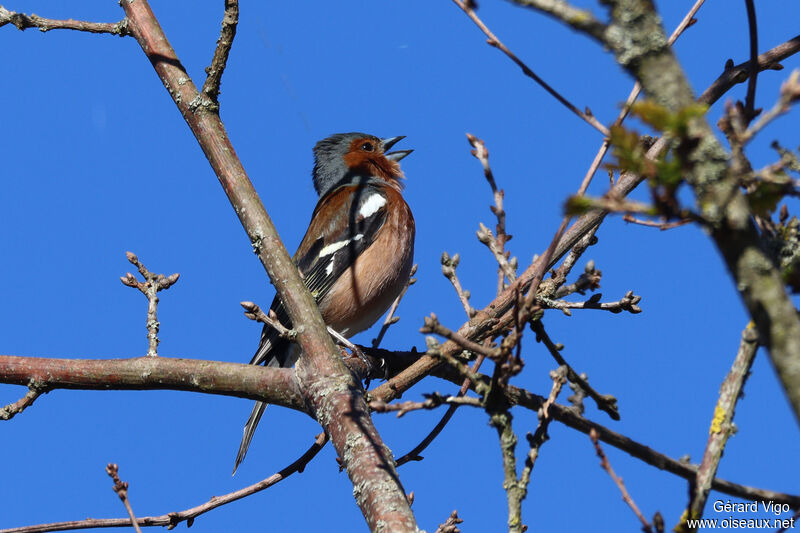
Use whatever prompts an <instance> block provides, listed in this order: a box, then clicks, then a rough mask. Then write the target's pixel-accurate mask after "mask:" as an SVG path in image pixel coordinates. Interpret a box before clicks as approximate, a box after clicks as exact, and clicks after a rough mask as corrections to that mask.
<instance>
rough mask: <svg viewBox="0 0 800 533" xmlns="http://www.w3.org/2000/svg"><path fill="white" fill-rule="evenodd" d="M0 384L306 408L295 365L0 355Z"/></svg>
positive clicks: (170, 359)
mask: <svg viewBox="0 0 800 533" xmlns="http://www.w3.org/2000/svg"><path fill="white" fill-rule="evenodd" d="M0 382H2V383H8V384H12V385H28V384H29V383H30V382H34V383H36V387H37V388H45V389H50V390H53V389H75V390H182V391H190V392H202V393H206V394H219V395H225V396H235V397H238V398H249V399H251V400H261V401H264V402H269V403H271V404H275V405H281V406H283V407H288V408H290V409H294V410H296V411H302V412H305V411H306V407H305V405H304V400H303V397H302V394H301V392H300V388H299V385H298V383H297V378H296V377H295V376H294V371H293V370H292V369H291V368H264V367H259V366H252V365H245V364H239V363H224V362H221V361H202V360H198V359H173V358H170V357H147V356H145V357H137V358H134V359H51V358H49V357H48V358H45V357H18V356H14V355H0Z"/></svg>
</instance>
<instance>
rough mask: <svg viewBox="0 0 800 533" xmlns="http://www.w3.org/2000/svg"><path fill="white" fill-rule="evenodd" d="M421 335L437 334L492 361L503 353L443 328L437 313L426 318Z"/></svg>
mask: <svg viewBox="0 0 800 533" xmlns="http://www.w3.org/2000/svg"><path fill="white" fill-rule="evenodd" d="M419 332H420V333H435V334H436V335H440V336H442V337H444V338H445V339H448V340H451V341H453V342H455V343H456V344H458V345H459V346H461V347H462V348H464V349H465V350H469V351H470V352H473V353H475V354H476V355H477V354H480V355H483V356H485V357H488V358H489V359H492V360H497V359H498V358H499V357H500V355H501V353H500V350H499V349H497V348H487V347H486V346H484V345H482V344H478V343H477V342H473V341H471V340H469V339H467V338H466V337H462V336H461V335H459V334H458V333H456V332H455V331H453V330H451V329H449V328H447V327H445V326H443V325H442V324H441V323H440V322H439V318H438V317H437V316H436V314H435V313H431V314H430V316H426V317H425V325H424V326H422V327H421V328H420V330H419Z"/></svg>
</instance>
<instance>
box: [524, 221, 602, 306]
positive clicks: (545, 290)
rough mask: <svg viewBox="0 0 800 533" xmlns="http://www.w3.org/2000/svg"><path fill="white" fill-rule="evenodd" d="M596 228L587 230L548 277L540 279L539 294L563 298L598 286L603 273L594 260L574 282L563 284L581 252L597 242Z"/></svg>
mask: <svg viewBox="0 0 800 533" xmlns="http://www.w3.org/2000/svg"><path fill="white" fill-rule="evenodd" d="M596 232H597V228H593V229H591V230H589V232H588V233H587V234H586V235H584V236H583V238H581V240H579V241H578V242H577V243H576V244H575V246H573V247H572V249H571V250H570V251H569V253H568V254H567V256H566V257H565V258H564V260H563V261H562V262H561V266H559V267H558V268H557V269H555V271H553V273H552V277H551V278H550V279H547V280H544V281H542V283H541V284H540V285H539V295H540V296H542V297H545V298H563V297H564V296H568V295H570V294H573V293H576V292H577V293H579V294H584V293H585V291H587V290H595V289H597V288H599V287H600V279H601V278H602V276H603V273H602V272H600V271H599V270H597V269H595V267H594V261H592V260H589V261H588V262H587V263H586V266H585V267H584V269H583V273H582V274H581V275H580V276H578V279H577V280H575V282H574V283H570V284H569V285H564V284H565V283H566V282H567V276H569V273H570V272H571V271H572V268H573V267H574V266H575V263H577V262H578V259H580V258H581V256H582V255H583V253H584V252H585V251H586V249H587V248H589V246H592V245H593V244H595V243H596V242H597V239H596V238H595V233H596Z"/></svg>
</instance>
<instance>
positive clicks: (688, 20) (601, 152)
mask: <svg viewBox="0 0 800 533" xmlns="http://www.w3.org/2000/svg"><path fill="white" fill-rule="evenodd" d="M515 1H517V0H515ZM704 2H705V0H697V1H696V2H695V3H694V5H693V6H692V7H691V9H689V11H688V12H687V13H686V15H685V16H684V17H683V20H681V21H680V23H679V24H678V26H677V27H676V28H675V29H674V30H673V32H672V35H670V36H669V40H668V41H667V42H668V43H669V45H670V46H672V45H673V44H674V43H675V41H676V40H677V39H678V37H680V36H681V35H682V34H683V32H684V31H686V29H687V28H689V27H690V26H692V25H693V24H694V23H695V22H697V19H695V18H694V16H695V14H696V13H697V10H698V9H700V6H702V5H703V3H704ZM641 92H642V85H641V84H640V83H639V82H638V81H637V82H636V83H635V84H634V85H633V88H632V89H631V92H630V94H628V98H627V99H626V100H625V105H623V106H622V110H621V111H620V112H619V115H617V118H616V119H615V120H614V125H615V126H619V125H620V124H622V122H623V121H624V120H625V118H626V117H627V116H628V113H629V112H630V110H631V107H632V106H633V103H634V102H635V101H636V99H637V98H639V94H640V93H641ZM610 146H611V142H610V141H609V139H608V138H606V139H603V143H602V144H601V145H600V148H599V149H598V150H597V154H595V156H594V160H593V161H592V164H591V165H590V166H589V170H587V171H586V175H585V176H584V178H583V181H582V182H581V186H580V188H579V189H578V193H577V194H578V195H583V193H585V192H586V189H588V188H589V183H591V181H592V178H593V177H594V174H595V172H597V169H598V168H599V167H600V163H601V162H602V161H603V158H604V157H605V155H606V153H607V152H608V149H609V147H610Z"/></svg>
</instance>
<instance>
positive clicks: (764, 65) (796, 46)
mask: <svg viewBox="0 0 800 533" xmlns="http://www.w3.org/2000/svg"><path fill="white" fill-rule="evenodd" d="M798 51H800V35H797V36H796V37H793V38H791V39H789V40H788V41H786V42H783V43H781V44H779V45H778V46H776V47H774V48H771V49H770V50H767V51H766V52H764V53H763V54H761V55H759V56H758V61H757V65H758V69H757V70H758V72H763V71H765V70H781V69H783V65H781V64H780V62H781V61H783V60H784V59H786V58H787V57H790V56H792V55H794V54H796V53H797V52H798ZM751 65H752V63H751V62H750V61H745V62H744V63H740V64H738V65H729V64H726V65H725V70H724V71H723V72H722V74H720V76H719V77H718V78H717V79H716V80H714V82H713V83H712V84H711V85H709V86H708V88H707V89H706V90H705V91H703V94H701V95H700V97H699V98H698V99H697V101H698V102H702V103H704V104H708V105H711V104H713V103H714V102H716V101H717V100H719V99H720V98H721V97H722V95H723V94H725V93H726V92H728V90H729V89H730V88H731V87H733V86H734V85H736V84H737V83H743V82H745V81H747V79H748V77H749V76H750V68H751Z"/></svg>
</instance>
